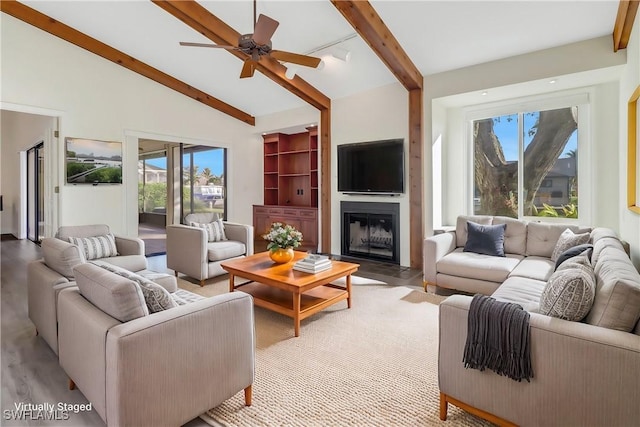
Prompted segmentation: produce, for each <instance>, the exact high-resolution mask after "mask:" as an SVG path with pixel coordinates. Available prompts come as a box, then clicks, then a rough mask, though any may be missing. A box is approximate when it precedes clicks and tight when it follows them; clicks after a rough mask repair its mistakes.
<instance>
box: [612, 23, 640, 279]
mask: <svg viewBox="0 0 640 427" xmlns="http://www.w3.org/2000/svg"><path fill="white" fill-rule="evenodd" d="M626 50H627V66H626V67H625V69H624V71H623V73H622V77H621V79H620V97H619V109H620V111H621V112H623V114H620V121H619V123H620V131H619V139H618V151H619V159H620V161H619V164H618V167H617V169H612V170H611V171H612V172H613V171H615V170H617V171H618V174H619V185H618V188H619V194H620V196H619V199H620V203H619V204H618V206H619V209H620V230H619V231H620V235H621V237H622V238H623V239H625V240H626V241H627V242H629V244H630V245H631V258H632V259H633V261H634V263H635V265H636V267H637V268H638V269H640V215H638V214H637V213H634V212H631V211H630V210H629V209H627V168H626V164H627V115H626V111H627V102H628V100H629V97H630V96H631V94H632V93H633V91H634V90H635V88H636V87H638V85H640V22H639V21H638V19H636V23H635V25H634V28H633V31H632V33H631V38H630V39H629V44H628V46H627V49H626ZM612 144H613V142H612ZM638 180H640V176H638Z"/></svg>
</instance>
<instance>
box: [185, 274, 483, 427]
mask: <svg viewBox="0 0 640 427" xmlns="http://www.w3.org/2000/svg"><path fill="white" fill-rule="evenodd" d="M179 284H180V286H181V287H183V288H184V289H187V290H190V291H193V292H196V293H198V294H201V295H205V296H213V295H216V294H219V293H223V292H227V291H228V288H227V286H228V282H227V280H226V276H224V279H223V280H220V281H217V282H215V283H211V284H208V285H206V286H205V287H204V288H200V286H198V285H196V284H193V283H190V282H186V281H185V280H179ZM354 285H356V286H353V288H352V292H353V297H352V298H353V300H352V308H351V309H347V308H346V302H340V303H338V304H336V305H334V306H332V307H329V308H328V309H326V310H325V311H322V312H320V313H317V314H316V315H315V316H312V317H311V318H308V319H305V320H303V321H302V325H301V330H300V337H298V338H295V337H294V336H293V321H292V320H291V319H289V318H288V317H285V316H282V315H279V314H276V313H272V312H269V311H267V310H264V309H262V308H259V307H256V309H255V317H256V338H257V348H256V376H255V382H254V384H253V404H252V406H250V407H245V406H244V395H243V393H241V392H240V393H238V394H236V395H235V396H234V397H232V398H231V399H229V400H227V401H226V402H224V403H223V404H221V405H220V406H218V407H217V408H213V409H211V410H210V411H208V412H207V414H204V415H203V416H202V419H203V420H205V421H206V422H208V423H209V424H211V425H213V426H220V425H222V426H246V427H254V426H301V427H314V426H318V427H320V426H322V427H326V426H350V427H352V426H385V427H388V426H418V425H419V426H431V425H442V426H449V427H453V426H460V425H462V426H484V425H490V424H489V423H486V422H484V421H483V420H480V419H478V418H476V417H474V416H472V415H469V414H467V413H465V412H464V411H461V410H459V409H458V408H456V407H454V406H452V405H450V406H449V416H448V421H446V422H443V421H440V419H439V417H438V408H439V390H438V380H437V357H438V353H437V351H438V327H437V325H438V304H439V303H440V302H441V301H442V300H443V299H444V297H440V296H436V295H431V294H426V293H425V292H424V291H422V290H421V289H413V288H408V287H402V286H388V285H385V284H384V283H382V282H377V281H373V282H372V281H369V279H363V278H357V279H356V278H354ZM209 417H210V418H209Z"/></svg>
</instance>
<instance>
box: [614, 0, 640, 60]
mask: <svg viewBox="0 0 640 427" xmlns="http://www.w3.org/2000/svg"><path fill="white" fill-rule="evenodd" d="M638 5H640V0H620V4H619V5H618V14H617V16H616V23H615V25H614V26H613V51H614V52H617V51H618V50H619V49H626V47H627V45H628V44H629V37H630V36H631V30H632V29H633V22H634V20H635V19H636V15H637V13H638Z"/></svg>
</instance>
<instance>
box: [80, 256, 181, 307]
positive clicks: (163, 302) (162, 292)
mask: <svg viewBox="0 0 640 427" xmlns="http://www.w3.org/2000/svg"><path fill="white" fill-rule="evenodd" d="M92 264H95V265H97V266H98V267H100V268H103V269H105V270H107V271H110V272H111V273H114V274H117V275H118V276H121V277H124V278H127V279H129V280H131V281H133V282H135V283H136V285H138V286H139V287H140V290H141V291H142V295H143V296H144V301H145V304H146V305H147V309H148V310H149V313H157V312H159V311H164V310H168V309H170V308H174V307H177V306H178V304H176V303H175V302H174V300H173V299H172V298H171V294H170V293H169V291H167V290H166V289H165V288H163V287H162V286H160V285H159V284H157V283H155V282H152V281H151V280H149V279H147V278H145V277H142V276H140V275H139V274H136V273H132V272H131V271H129V270H125V269H124V268H120V267H118V266H115V265H113V264H109V263H107V262H104V261H92Z"/></svg>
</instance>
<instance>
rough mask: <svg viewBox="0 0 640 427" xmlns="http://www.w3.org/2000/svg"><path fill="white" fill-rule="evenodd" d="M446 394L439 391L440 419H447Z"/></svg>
mask: <svg viewBox="0 0 640 427" xmlns="http://www.w3.org/2000/svg"><path fill="white" fill-rule="evenodd" d="M448 406H449V404H448V402H447V396H446V395H445V394H444V393H442V392H441V393H440V419H441V420H442V421H446V420H447V409H448Z"/></svg>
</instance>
